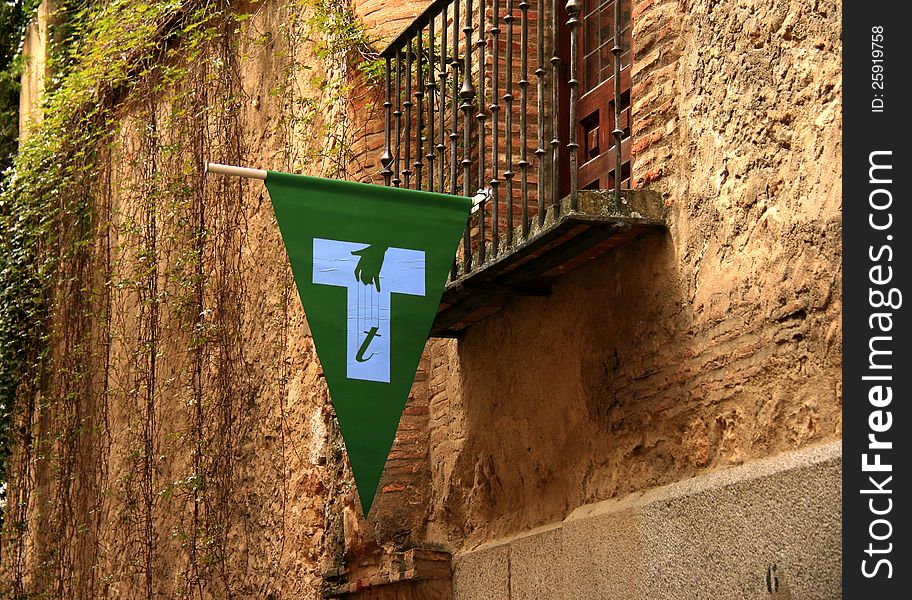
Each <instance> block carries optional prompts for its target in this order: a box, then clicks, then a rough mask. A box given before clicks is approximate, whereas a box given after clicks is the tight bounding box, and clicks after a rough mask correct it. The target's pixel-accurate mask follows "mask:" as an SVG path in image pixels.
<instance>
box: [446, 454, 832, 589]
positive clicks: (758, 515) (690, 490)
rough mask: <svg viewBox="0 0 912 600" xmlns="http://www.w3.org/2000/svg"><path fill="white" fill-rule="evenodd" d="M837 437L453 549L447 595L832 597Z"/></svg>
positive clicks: (600, 504)
mask: <svg viewBox="0 0 912 600" xmlns="http://www.w3.org/2000/svg"><path fill="white" fill-rule="evenodd" d="M841 469H842V445H841V442H835V443H830V444H826V445H821V446H815V447H811V448H807V449H803V450H800V451H796V452H792V453H787V454H782V455H779V456H776V457H774V458H771V459H765V460H761V461H757V462H754V463H751V464H747V465H743V466H738V467H733V468H730V469H725V470H722V471H717V472H715V473H711V474H707V475H703V476H700V477H695V478H693V479H690V480H687V481H681V482H678V483H675V484H672V485H668V486H664V487H661V488H655V489H652V490H649V491H647V492H643V493H637V494H631V495H629V496H626V497H624V498H620V499H616V500H608V501H605V502H600V503H597V504H591V505H587V506H583V507H580V508H578V509H576V510H575V511H574V512H573V513H571V514H570V515H569V516H568V517H567V518H566V519H565V520H564V521H562V522H561V523H556V524H554V525H551V526H548V527H544V528H540V529H537V530H534V531H530V532H526V533H524V534H522V535H520V536H516V537H513V538H509V539H502V540H497V541H495V542H492V543H489V544H485V545H484V546H481V547H478V548H475V549H473V550H471V551H468V552H463V553H460V554H458V555H457V556H456V557H455V558H454V576H453V591H454V599H455V600H502V599H510V600H526V599H532V598H536V599H568V600H569V599H572V600H583V599H592V600H596V599H597V600H606V599H614V598H617V599H619V600H621V599H623V600H636V599H645V598H669V599H675V600H684V599H688V598H714V599H715V598H768V599H772V598H780V599H781V598H790V599H791V598H794V599H799V598H801V599H817V598H819V599H821V600H832V599H834V598H840V597H841V596H842V591H841V587H842V575H841V571H842V552H841V548H842V542H841V535H842V524H841V523H842V475H841Z"/></svg>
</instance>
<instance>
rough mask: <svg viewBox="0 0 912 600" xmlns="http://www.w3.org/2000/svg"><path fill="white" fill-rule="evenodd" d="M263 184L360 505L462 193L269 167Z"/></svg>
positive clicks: (430, 307)
mask: <svg viewBox="0 0 912 600" xmlns="http://www.w3.org/2000/svg"><path fill="white" fill-rule="evenodd" d="M266 187H267V188H268V190H269V195H270V196H271V197H272V205H273V208H274V209H275V214H276V219H277V220H278V222H279V229H280V230H281V232H282V238H283V239H284V241H285V248H286V250H287V251H288V258H289V259H290V261H291V268H292V271H293V273H294V278H295V283H296V284H297V287H298V293H299V294H300V295H301V301H302V302H303V304H304V312H305V313H307V321H308V323H309V324H310V329H311V332H312V333H313V338H314V344H315V345H316V347H317V355H318V356H319V358H320V362H321V363H322V365H323V372H324V374H325V375H326V382H327V384H328V385H329V391H330V395H331V397H332V402H333V406H334V407H335V409H336V415H337V417H338V418H339V427H340V429H341V430H342V437H343V438H344V440H345V446H346V449H347V450H348V457H349V460H350V461H351V466H352V472H353V473H354V476H355V484H356V486H357V488H358V493H359V495H360V497H361V506H362V507H363V509H364V514H365V515H366V514H367V513H368V512H369V511H370V507H371V504H372V503H373V500H374V494H375V493H376V490H377V486H378V484H379V483H380V475H381V474H382V473H383V466H384V464H385V463H386V458H387V455H388V454H389V450H390V448H391V447H392V444H393V439H394V438H395V435H396V429H397V428H398V426H399V417H400V415H401V414H402V409H403V408H404V407H405V402H406V400H407V399H408V393H409V390H410V389H411V386H412V381H413V380H414V377H415V370H416V369H417V368H418V361H419V360H420V358H421V352H422V350H423V349H424V345H425V343H426V342H427V338H428V334H429V333H430V329H431V325H432V323H433V321H434V317H435V315H436V314H437V307H438V305H439V303H440V295H441V294H442V293H443V288H444V285H445V284H446V278H447V273H448V272H449V269H450V267H451V266H452V264H453V256H454V254H455V252H456V245H457V244H458V241H459V237H460V234H461V233H462V231H463V229H464V227H465V224H466V219H467V218H468V215H469V210H470V208H471V200H469V199H468V198H464V197H461V196H449V195H443V194H435V193H431V192H422V191H416V190H404V189H399V188H391V187H383V186H377V185H368V184H362V183H352V182H348V181H336V180H332V179H320V178H316V177H307V176H304V175H290V174H288V173H277V172H274V171H269V172H268V175H267V177H266Z"/></svg>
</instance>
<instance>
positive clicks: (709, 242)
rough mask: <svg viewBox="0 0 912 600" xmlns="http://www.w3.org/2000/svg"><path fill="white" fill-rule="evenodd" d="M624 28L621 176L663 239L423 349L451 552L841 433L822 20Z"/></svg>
mask: <svg viewBox="0 0 912 600" xmlns="http://www.w3.org/2000/svg"><path fill="white" fill-rule="evenodd" d="M633 16H634V30H633V46H634V51H635V57H634V67H633V68H634V74H633V103H634V104H633V136H634V140H633V142H634V150H635V158H634V166H633V172H634V178H635V180H636V181H637V184H638V185H639V186H648V187H650V188H653V189H656V190H659V191H661V192H662V193H663V195H664V197H665V198H666V206H667V208H668V215H669V231H668V233H667V234H664V235H653V236H651V237H647V238H643V239H640V240H638V241H636V242H635V243H632V244H630V245H627V246H625V247H623V248H619V249H617V250H616V251H614V252H613V253H612V254H610V255H608V256H606V257H604V258H601V259H598V260H596V261H593V262H592V263H590V264H589V265H587V266H585V267H583V268H581V269H579V270H578V271H576V272H574V273H572V274H570V275H568V276H566V277H565V278H564V279H563V280H561V281H559V282H558V283H557V284H556V285H555V286H554V289H553V291H552V293H551V295H550V297H548V298H544V299H542V298H521V299H517V300H515V301H514V302H513V303H512V304H511V305H509V306H508V307H507V308H506V309H504V310H502V311H501V312H499V313H498V314H497V315H496V316H495V317H491V318H489V319H488V320H487V321H485V322H483V323H481V324H479V325H478V326H476V327H474V328H473V329H471V330H470V331H468V332H467V333H466V334H465V336H464V337H463V338H462V339H460V340H459V341H435V342H433V343H432V344H431V345H430V352H431V357H432V358H431V363H432V370H431V378H430V390H431V393H432V398H431V433H430V436H431V459H432V467H431V468H432V473H433V481H432V502H431V516H430V522H429V535H430V538H431V539H432V540H433V541H435V542H437V543H440V544H443V545H444V546H446V547H449V548H451V549H453V550H460V549H468V548H472V547H474V546H475V545H477V544H480V543H484V542H487V541H490V540H492V539H495V538H499V537H503V536H509V535H514V534H517V533H519V532H522V531H526V530H529V529H531V528H534V527H537V526H542V525H546V524H548V523H551V522H558V521H560V520H562V519H564V518H566V517H567V516H568V515H569V514H570V513H571V512H572V511H573V510H574V509H576V508H577V507H579V506H582V505H586V504H589V503H592V502H598V501H602V500H606V499H610V498H622V497H624V496H625V495H628V494H630V493H633V492H639V491H642V490H647V489H651V488H654V487H656V486H661V485H667V484H670V483H673V482H676V481H680V480H683V479H687V478H688V477H691V476H694V475H699V474H703V473H709V472H712V471H715V470H716V469H719V468H723V467H727V466H731V465H740V464H744V463H751V462H753V461H756V460H759V459H762V458H764V457H770V456H776V455H778V454H780V453H782V452H786V451H791V450H795V449H798V448H802V447H805V446H807V445H813V444H817V443H821V442H828V441H831V440H836V439H838V438H839V436H840V426H841V416H840V411H841V393H840V355H841V335H840V314H841V302H840V298H839V293H840V292H839V291H840V286H841V268H840V263H841V225H840V214H841V213H840V193H841V187H840V179H839V178H840V161H839V156H840V140H841V127H840V124H839V114H840V106H841V104H840V102H841V100H840V98H841V96H840V77H839V69H840V59H839V48H840V44H839V23H840V7H839V5H838V3H833V2H828V3H817V4H816V5H814V6H813V7H812V6H809V5H806V4H805V3H800V2H792V3H774V2H741V3H736V4H731V3H716V2H688V3H681V2H660V1H657V0H647V1H645V2H640V3H635V4H634V7H633ZM796 493H800V491H796ZM833 550H834V551H835V552H838V548H834V549H833Z"/></svg>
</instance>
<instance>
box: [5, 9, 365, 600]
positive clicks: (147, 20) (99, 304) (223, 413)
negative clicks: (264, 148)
mask: <svg viewBox="0 0 912 600" xmlns="http://www.w3.org/2000/svg"><path fill="white" fill-rule="evenodd" d="M27 1H31V0H27ZM258 5H259V3H258V2H257V1H256V0H253V1H251V2H246V3H243V4H237V3H233V2H230V1H226V0H163V1H154V2H148V1H143V0H113V1H112V2H107V3H100V2H92V1H90V0H58V2H57V3H56V7H57V9H56V11H55V13H54V15H53V16H52V22H53V30H52V34H51V36H50V39H51V46H50V48H49V64H48V69H49V71H48V72H49V73H50V76H49V77H48V79H47V85H48V88H47V90H46V93H45V95H44V100H43V104H42V113H43V115H44V118H43V120H42V121H41V122H40V123H37V124H36V125H35V126H34V127H33V128H32V129H31V130H30V135H29V137H28V139H27V140H26V141H25V142H24V144H23V145H22V147H21V149H20V151H19V152H18V154H17V155H16V156H15V159H14V162H13V166H12V167H11V169H10V170H9V171H8V175H7V176H6V179H5V181H4V183H3V186H2V189H0V482H5V481H9V482H10V484H11V485H10V492H11V496H10V498H9V503H8V508H7V511H6V514H7V519H6V521H7V522H5V523H3V526H2V540H0V542H2V543H0V563H2V566H0V571H2V575H4V577H0V579H2V580H4V581H6V582H7V584H8V585H9V586H10V587H9V589H7V588H4V587H3V585H2V584H0V596H4V597H6V595H9V596H10V597H19V596H21V595H23V594H25V593H26V592H27V590H26V583H25V582H26V581H27V580H30V581H32V583H31V584H30V585H32V586H33V587H34V589H36V590H38V591H39V592H40V593H42V594H44V595H47V596H54V597H62V596H65V595H66V594H67V590H71V589H72V586H73V585H74V577H76V575H74V573H76V572H77V570H78V569H83V572H85V573H92V575H91V577H90V581H91V584H90V585H91V586H92V589H91V590H88V591H86V590H83V591H84V592H85V593H87V594H88V595H89V596H97V597H101V596H104V595H106V594H107V593H108V591H109V589H108V587H106V586H110V585H115V584H114V582H112V581H109V580H108V579H106V578H104V577H99V576H98V575H97V574H96V570H95V566H96V564H97V562H92V561H106V564H108V565H109V566H111V568H112V569H116V570H118V571H119V572H122V573H135V574H136V579H135V580H134V581H133V583H135V584H136V586H139V587H137V589H140V587H141V588H144V589H145V592H146V595H147V597H150V598H151V597H152V596H153V594H154V590H153V572H154V570H155V565H156V564H157V561H158V560H159V559H160V557H157V556H156V552H157V550H156V548H157V544H158V543H160V542H159V541H158V537H159V533H158V532H156V531H155V526H156V525H155V524H156V523H161V522H162V521H164V522H166V523H168V527H169V531H170V535H171V536H172V538H173V539H174V540H175V541H176V543H177V544H178V546H179V547H180V549H181V551H182V552H183V553H184V556H185V558H186V562H185V564H186V568H184V569H183V570H182V571H181V581H180V583H179V585H177V587H176V588H175V589H176V592H175V593H176V594H177V595H178V597H190V596H200V595H202V593H203V592H202V590H203V588H204V587H207V586H208V588H209V589H210V590H215V592H214V593H216V595H219V596H225V597H229V596H231V595H232V594H233V591H232V590H237V589H240V588H241V586H242V585H243V569H242V568H239V567H238V565H237V564H234V563H231V562H230V560H229V556H230V555H231V554H232V547H231V538H230V535H231V531H232V530H233V529H234V528H236V524H237V520H238V516H237V511H236V510H235V508H234V497H235V495H236V493H237V490H238V485H239V484H238V480H239V475H238V467H237V462H238V455H239V453H240V452H241V448H242V446H243V443H244V440H246V439H248V438H249V436H250V435H251V433H250V431H249V430H248V429H249V426H247V425H244V423H245V422H244V420H243V419H240V418H239V415H240V414H242V413H243V411H244V410H245V408H244V407H245V406H246V405H244V404H242V403H244V402H249V399H250V398H252V397H254V396H256V394H257V387H256V386H257V384H256V383H255V381H254V378H253V377H252V376H251V375H250V373H249V370H250V360H249V359H248V358H247V357H246V356H245V352H244V349H243V347H242V345H241V344H240V333H239V332H240V331H241V329H242V328H243V327H244V323H245V319H247V316H246V315H245V312H244V311H245V303H249V302H250V292H248V291H247V289H246V283H245V278H244V275H243V269H242V266H241V263H240V256H241V251H240V248H241V247H242V246H243V244H244V233H243V232H244V228H245V226H246V225H245V222H244V220H245V218H246V216H245V208H246V207H245V205H244V203H243V200H242V201H241V202H237V201H236V199H237V198H242V199H243V198H244V193H243V191H244V188H243V185H244V184H243V183H242V182H240V181H236V180H235V181H228V180H225V179H224V178H222V179H220V180H218V181H212V182H210V181H208V180H206V179H205V174H204V173H203V172H202V164H203V161H204V160H215V161H220V162H234V163H243V162H244V157H245V156H246V155H247V153H248V152H249V148H248V147H247V146H246V145H245V142H244V136H243V131H242V129H243V127H242V123H241V121H242V119H241V113H242V111H243V110H245V107H248V106H250V105H251V104H252V103H255V102H260V101H262V100H261V99H259V98H251V97H249V96H248V95H247V93H246V92H245V90H244V89H243V86H242V85H241V83H240V79H241V75H240V74H241V70H242V69H243V66H244V65H243V63H244V60H245V57H244V56H243V53H242V52H241V51H240V48H241V46H243V47H244V48H247V49H248V51H251V52H253V51H255V52H260V53H261V54H264V53H272V55H273V56H272V58H273V59H275V60H279V61H281V62H282V64H284V67H283V68H282V69H280V70H279V76H278V77H276V79H275V81H274V85H273V87H272V89H270V90H269V94H270V95H271V97H272V98H274V101H275V102H276V103H277V104H278V105H279V106H281V107H282V110H281V112H282V114H283V117H282V118H281V119H280V120H279V121H278V122H276V123H272V124H270V126H271V127H274V128H275V133H276V135H277V136H278V137H279V138H280V139H282V140H283V144H284V149H285V152H284V154H283V155H282V157H281V160H282V163H283V164H279V165H276V166H277V167H281V168H284V169H286V170H297V169H299V168H301V165H303V164H317V165H322V167H321V172H322V173H323V174H326V175H333V176H340V177H344V176H346V174H347V162H348V159H349V154H348V152H349V151H348V148H349V143H350V139H351V135H352V128H351V124H350V123H349V122H348V120H347V118H346V111H347V110H348V109H349V106H348V105H347V104H346V103H347V102H348V101H349V99H350V95H351V94H350V92H351V87H350V86H351V83H350V80H349V78H348V77H347V73H349V72H350V71H354V70H357V71H359V73H361V72H363V74H364V79H366V80H367V81H371V80H372V79H371V78H372V77H375V76H376V74H377V73H379V71H378V69H377V65H378V63H377V61H376V54H375V53H373V50H372V48H371V43H370V40H369V39H368V37H367V36H366V35H365V33H364V31H363V29H361V28H360V25H359V24H358V22H357V20H356V19H354V17H353V16H352V14H351V11H350V9H349V8H348V5H347V3H346V2H345V1H344V0H293V1H292V2H289V3H287V10H286V12H285V13H284V16H285V17H286V18H285V19H284V20H283V22H282V24H281V25H280V26H279V27H277V28H275V29H262V28H260V29H258V28H257V27H256V26H253V25H251V24H250V23H247V21H249V20H250V18H251V15H253V14H255V13H256V11H257V10H258ZM19 6H20V7H24V6H25V4H22V3H19ZM17 14H18V13H17ZM23 14H24V13H23ZM242 29H244V32H245V33H244V34H243V35H242V34H241V33H240V32H241V30H242ZM282 36H283V37H284V39H283V40H282V41H281V43H279V42H277V41H276V39H275V38H278V37H282ZM302 46H307V47H308V48H310V49H311V50H309V52H311V54H312V56H315V57H316V58H318V59H319V60H321V61H323V62H324V63H326V64H327V65H328V67H327V68H326V69H320V70H317V69H314V68H313V67H312V65H310V64H307V58H302V56H306V53H302V50H301V47H302ZM20 61H21V59H20ZM11 64H12V63H11ZM19 65H21V62H20V63H19ZM19 68H20V66H18V65H13V66H12V67H11V70H9V72H10V73H11V74H12V75H11V77H12V78H13V79H15V78H16V77H17V76H18V71H15V69H19ZM303 77H306V78H307V79H306V83H307V84H308V85H309V86H311V89H313V88H315V89H317V90H319V92H320V93H321V94H322V98H321V99H320V100H319V102H318V101H316V100H314V98H313V97H311V96H308V94H307V93H304V92H302V90H301V82H302V78H303ZM327 105H328V106H330V110H329V111H328V112H327V111H325V110H321V108H320V107H321V106H327ZM324 139H328V140H329V143H328V144H325V145H324V144H323V143H322V140H324ZM301 140H304V142H303V143H302V141H301ZM283 281H284V284H283V286H284V287H283V289H284V292H283V294H282V298H283V299H284V300H283V305H282V306H281V307H279V314H281V315H282V318H283V319H285V322H284V323H283V325H282V327H281V329H282V331H285V330H286V329H287V321H288V319H289V318H290V317H289V316H288V302H290V301H291V299H292V298H294V294H293V287H292V286H293V283H292V279H291V277H290V273H286V274H285V275H284V279H283ZM165 352H171V353H174V352H177V353H180V354H181V355H182V356H186V360H185V362H183V363H182V364H183V365H185V366H184V367H182V368H181V369H178V370H176V371H175V370H173V369H172V370H168V369H167V368H166V367H163V366H162V356H163V354H164V353H165ZM276 368H277V370H278V372H279V373H281V376H280V377H281V381H282V382H284V383H282V385H283V386H284V385H285V384H286V383H287V377H288V365H287V361H285V360H282V361H280V364H279V365H278V366H277V367H276ZM283 393H284V392H283ZM165 396H167V397H169V398H179V399H181V401H182V405H183V406H184V407H185V411H186V414H184V415H183V417H184V420H183V422H184V423H185V425H184V426H183V427H182V428H181V429H180V430H177V431H172V432H165V431H164V427H163V425H162V414H163V412H162V411H163V408H162V404H163V400H162V399H163V397H165ZM280 398H281V396H280ZM278 411H279V414H280V415H284V414H285V413H286V408H285V407H284V405H283V404H281V401H280V405H279V407H278ZM325 417H326V415H322V416H321V418H325ZM282 418H284V417H282ZM115 420H116V422H115ZM281 431H282V435H283V436H284V425H282V426H281ZM163 436H165V437H163ZM167 436H170V437H167ZM337 438H338V434H337V432H336V434H335V435H334V437H333V439H335V440H336V441H338V440H337ZM163 440H164V441H163ZM283 440H284V437H283ZM283 443H284V442H283ZM333 447H334V448H336V449H337V448H338V447H339V445H338V444H335V445H334V446H333ZM184 451H186V459H185V457H184V456H181V453H182V452H184ZM11 452H12V454H11ZM331 454H332V461H331V464H330V465H329V466H328V469H329V470H333V476H334V477H333V478H334V479H338V477H336V470H338V469H340V468H341V467H340V464H342V462H341V454H340V453H339V452H337V451H334V452H332V453H331ZM283 456H284V454H283ZM168 460H172V462H173V465H174V466H169V464H168ZM38 480H40V481H41V482H42V483H40V486H42V489H41V490H40V492H41V497H42V501H41V503H40V504H39V503H37V502H36V499H35V498H36V496H35V495H34V494H35V493H36V492H37V491H39V490H38V488H37V487H36V486H38V485H39V483H37V481H38ZM336 491H337V490H335V489H333V493H335V492H336ZM283 497H284V496H283ZM283 502H284V500H283ZM161 507H174V508H175V511H174V512H175V514H176V515H178V516H176V517H174V518H170V517H162V512H161V510H162V508H161ZM331 518H332V519H338V517H337V516H332V517H331V516H326V519H327V520H329V519H331ZM36 522H37V523H41V527H42V528H43V531H42V532H41V533H42V536H43V540H44V541H43V542H42V545H40V546H34V547H31V548H30V547H29V546H28V545H29V543H33V544H34V543H35V542H34V540H35V537H36V532H34V531H31V532H30V531H29V527H30V526H31V525H30V523H32V524H33V523H36ZM112 523H116V526H115V527H114V528H113V530H112V529H110V528H111V527H112ZM106 528H108V529H107V532H105V530H106ZM111 531H113V533H111ZM104 535H113V536H114V537H115V538H116V540H115V541H116V543H115V547H117V548H120V549H121V550H124V551H123V552H119V553H115V554H112V555H107V556H103V555H99V548H100V546H99V543H98V540H99V539H101V538H102V536H104ZM29 540H32V542H29ZM86 561H88V562H86ZM233 567H234V568H233ZM27 573H30V576H27Z"/></svg>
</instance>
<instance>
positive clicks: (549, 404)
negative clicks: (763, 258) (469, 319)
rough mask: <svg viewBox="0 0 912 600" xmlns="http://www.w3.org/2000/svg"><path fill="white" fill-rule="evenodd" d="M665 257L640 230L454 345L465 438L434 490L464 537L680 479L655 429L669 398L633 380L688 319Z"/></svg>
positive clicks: (663, 237)
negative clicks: (446, 478) (447, 476)
mask: <svg viewBox="0 0 912 600" xmlns="http://www.w3.org/2000/svg"><path fill="white" fill-rule="evenodd" d="M676 264H677V263H676V260H675V256H674V248H673V246H672V241H671V237H670V236H669V235H668V234H667V233H655V234H648V235H646V236H645V237H642V238H640V239H639V240H637V241H636V242H634V243H631V244H629V245H627V246H625V247H623V248H619V249H617V250H615V251H614V252H612V253H609V254H608V255H606V256H604V257H601V258H599V259H596V260H593V261H592V262H591V263H590V264H588V265H586V266H584V267H582V268H580V269H578V270H577V271H575V272H573V273H572V274H570V275H568V276H566V277H565V278H564V279H562V280H559V281H558V282H557V284H556V285H555V286H554V289H553V290H552V294H551V295H550V296H549V297H547V298H519V299H517V300H515V301H514V302H513V303H511V304H510V305H509V306H507V307H505V309H504V310H502V311H501V312H499V313H497V314H496V315H493V316H492V317H490V318H488V319H487V320H486V321H484V322H482V323H480V324H479V325H477V326H475V327H473V328H472V329H471V330H469V332H468V333H467V334H466V335H465V337H464V339H462V340H461V341H460V343H459V358H460V363H461V367H462V368H461V372H460V377H461V385H462V389H463V396H464V398H463V402H462V405H463V407H464V410H465V415H464V431H465V432H466V439H465V441H464V444H463V446H462V449H461V452H460V455H459V458H458V459H457V461H456V464H455V467H454V474H453V477H452V479H451V481H452V487H451V489H449V490H446V492H445V494H446V495H447V496H448V501H447V506H446V510H447V511H448V512H450V514H451V515H454V516H455V515H461V518H464V519H465V529H464V530H463V534H464V535H470V534H471V532H472V530H474V529H475V528H481V527H483V528H484V529H485V532H484V534H483V535H484V537H485V538H487V537H489V536H490V535H494V534H496V535H502V534H507V533H510V532H513V531H517V530H522V529H526V528H528V527H534V526H536V525H539V524H542V523H546V522H551V521H555V520H559V519H562V518H563V517H564V516H565V515H566V514H567V512H569V510H572V508H574V507H576V506H578V505H580V504H584V503H587V502H592V501H594V500H596V499H602V498H606V497H611V496H614V495H617V494H622V493H626V492H629V491H632V490H635V489H640V488H644V487H650V486H652V485H655V484H657V483H659V482H662V481H667V480H673V479H676V478H678V477H679V476H680V473H676V471H677V469H678V466H679V465H677V464H676V462H677V461H676V459H675V454H676V452H677V446H678V445H679V443H680V438H681V432H680V427H678V426H677V425H676V423H675V421H674V420H671V421H669V422H668V423H665V424H663V425H662V427H663V429H661V430H657V429H656V425H657V418H656V416H657V414H656V413H657V412H661V411H662V410H663V406H662V402H663V401H664V402H665V403H671V402H672V401H677V400H678V399H679V398H678V397H677V395H678V394H679V393H680V392H679V391H678V390H674V389H668V390H665V391H664V392H663V393H661V394H657V393H656V390H651V389H650V386H648V385H643V384H642V383H641V382H642V381H643V379H644V378H647V379H651V378H655V377H656V376H657V374H658V376H659V377H661V376H662V375H661V372H662V371H663V370H664V369H666V368H667V366H668V364H669V362H670V361H671V360H672V357H674V356H675V355H676V354H681V353H682V352H683V353H686V349H684V348H682V346H686V344H687V339H686V338H687V331H688V329H689V325H690V321H691V320H692V315H691V314H690V312H689V303H688V302H687V301H686V300H685V294H686V289H683V288H682V284H681V282H680V278H679V276H678V273H677V272H676V270H675V269H676ZM452 524H453V525H454V526H456V527H458V526H459V521H458V520H456V519H455V518H454V519H453V521H452Z"/></svg>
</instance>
